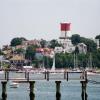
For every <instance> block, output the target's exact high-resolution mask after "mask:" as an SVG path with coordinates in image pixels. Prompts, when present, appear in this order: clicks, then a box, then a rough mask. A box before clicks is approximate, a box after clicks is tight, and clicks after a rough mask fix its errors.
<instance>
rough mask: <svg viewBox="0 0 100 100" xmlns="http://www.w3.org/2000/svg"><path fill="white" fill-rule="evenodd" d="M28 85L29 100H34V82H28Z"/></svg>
mask: <svg viewBox="0 0 100 100" xmlns="http://www.w3.org/2000/svg"><path fill="white" fill-rule="evenodd" d="M29 84H30V94H29V95H30V100H35V94H34V84H35V81H29Z"/></svg>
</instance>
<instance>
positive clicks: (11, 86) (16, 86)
mask: <svg viewBox="0 0 100 100" xmlns="http://www.w3.org/2000/svg"><path fill="white" fill-rule="evenodd" d="M18 87H19V84H18V83H16V82H11V83H10V88H18Z"/></svg>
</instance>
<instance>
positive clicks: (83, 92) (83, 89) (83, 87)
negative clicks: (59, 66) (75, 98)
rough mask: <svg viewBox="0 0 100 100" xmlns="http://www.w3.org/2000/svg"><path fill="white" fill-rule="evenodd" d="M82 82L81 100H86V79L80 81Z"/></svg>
mask: <svg viewBox="0 0 100 100" xmlns="http://www.w3.org/2000/svg"><path fill="white" fill-rule="evenodd" d="M81 84H82V93H81V96H82V100H87V93H86V88H87V81H81Z"/></svg>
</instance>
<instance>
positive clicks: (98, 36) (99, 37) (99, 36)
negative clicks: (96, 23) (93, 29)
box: [95, 35, 100, 46]
mask: <svg viewBox="0 0 100 100" xmlns="http://www.w3.org/2000/svg"><path fill="white" fill-rule="evenodd" d="M95 39H99V46H100V35H97V36H96V37H95Z"/></svg>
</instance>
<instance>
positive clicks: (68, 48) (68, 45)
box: [59, 38, 75, 53]
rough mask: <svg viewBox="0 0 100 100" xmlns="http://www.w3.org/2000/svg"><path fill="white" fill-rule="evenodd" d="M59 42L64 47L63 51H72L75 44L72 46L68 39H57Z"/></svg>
mask: <svg viewBox="0 0 100 100" xmlns="http://www.w3.org/2000/svg"><path fill="white" fill-rule="evenodd" d="M59 43H61V44H62V45H63V47H64V50H63V51H64V52H67V53H72V52H73V51H74V50H75V46H73V44H72V42H71V40H70V39H68V38H66V39H59Z"/></svg>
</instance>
